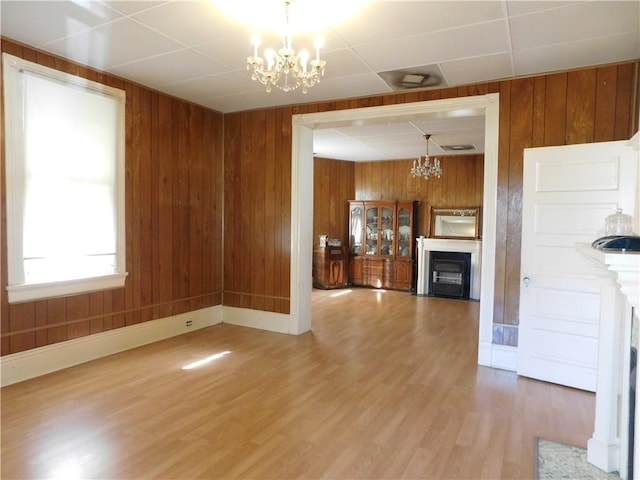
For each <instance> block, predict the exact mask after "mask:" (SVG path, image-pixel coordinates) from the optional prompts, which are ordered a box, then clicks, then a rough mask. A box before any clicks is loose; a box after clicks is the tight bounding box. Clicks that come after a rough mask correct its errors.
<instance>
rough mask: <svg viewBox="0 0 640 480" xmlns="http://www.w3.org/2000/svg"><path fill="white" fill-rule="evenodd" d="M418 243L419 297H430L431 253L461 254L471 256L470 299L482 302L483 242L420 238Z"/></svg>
mask: <svg viewBox="0 0 640 480" xmlns="http://www.w3.org/2000/svg"><path fill="white" fill-rule="evenodd" d="M416 241H417V242H418V281H417V289H416V290H417V291H416V293H417V294H418V295H429V293H430V292H429V252H461V253H470V254H471V286H470V295H469V296H470V298H471V299H473V300H480V279H481V271H482V268H481V261H482V255H481V253H482V241H481V240H453V239H438V238H425V237H419V238H418V239H416Z"/></svg>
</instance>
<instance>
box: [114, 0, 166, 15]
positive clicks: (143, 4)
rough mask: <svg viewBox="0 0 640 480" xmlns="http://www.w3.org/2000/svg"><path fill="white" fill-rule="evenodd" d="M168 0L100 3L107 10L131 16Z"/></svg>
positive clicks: (117, 0)
mask: <svg viewBox="0 0 640 480" xmlns="http://www.w3.org/2000/svg"><path fill="white" fill-rule="evenodd" d="M166 1H168V0H160V1H152V0H149V1H145V0H103V1H101V3H104V4H105V5H107V6H108V7H109V8H112V9H114V10H117V11H118V12H121V13H123V14H125V15H131V14H134V13H136V12H140V11H142V10H146V9H147V8H151V7H156V6H158V5H160V4H162V3H165V2H166Z"/></svg>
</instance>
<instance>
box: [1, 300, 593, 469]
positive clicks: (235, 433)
mask: <svg viewBox="0 0 640 480" xmlns="http://www.w3.org/2000/svg"><path fill="white" fill-rule="evenodd" d="M344 292H347V291H346V290H345V291H320V290H318V291H314V293H313V328H312V331H311V332H308V333H306V334H304V335H300V336H291V335H282V334H276V333H271V332H265V331H260V330H255V329H248V328H242V327H237V326H232V325H226V324H222V325H217V326H214V327H210V328H207V329H203V330H199V331H195V332H191V333H189V334H186V335H182V336H180V337H176V338H172V339H168V340H165V341H162V342H158V343H155V344H152V345H147V346H144V347H141V348H138V349H135V350H130V351H127V352H123V353H120V354H117V355H113V356H110V357H107V358H103V359H100V360H96V361H94V362H90V363H87V364H83V365H78V366H76V367H73V368H70V369H67V370H64V371H60V372H56V373H53V374H50V375H46V376H43V377H40V378H36V379H33V380H29V381H26V382H22V383H20V384H16V385H11V386H8V387H5V388H3V389H2V391H1V393H2V398H1V402H2V404H1V407H2V412H1V415H2V417H1V420H2V425H1V429H2V431H1V433H2V437H1V439H0V441H1V445H0V446H1V453H0V455H1V458H0V460H1V466H0V468H1V471H0V474H1V476H2V478H50V477H52V476H54V475H57V476H59V477H63V478H74V477H73V475H75V476H76V477H83V478H85V477H91V478H119V479H133V478H166V479H184V478H194V479H195V478H206V479H211V478H225V479H234V478H242V479H245V478H260V479H262V478H263V479H271V478H273V479H276V478H277V479H282V478H301V479H302V478H303V479H314V478H335V479H342V478H345V479H346V478H349V479H355V478H366V479H377V478H380V479H383V478H384V479H400V478H486V479H492V478H514V479H517V478H531V477H532V476H533V468H534V467H533V465H534V439H535V437H536V436H537V435H543V436H546V437H549V438H552V439H555V440H558V441H562V442H565V443H572V444H576V445H581V446H585V445H586V442H587V439H588V438H589V437H590V435H591V433H592V428H593V414H594V405H595V401H594V395H593V394H591V393H587V392H582V391H578V390H574V389H570V388H565V387H561V386H557V385H552V384H548V383H543V382H537V381H534V380H530V379H526V378H519V377H518V376H517V375H516V374H515V373H513V372H507V371H504V370H496V369H491V368H486V367H479V366H478V365H477V364H476V361H477V335H478V331H477V330H478V311H479V304H478V303H477V302H467V301H456V300H448V299H438V298H421V297H415V296H411V295H410V294H408V293H405V292H383V291H373V290H368V289H354V290H353V291H351V292H347V293H344ZM336 293H342V295H341V296H335V294H336ZM222 352H229V353H227V354H225V355H223V356H220V357H219V358H217V359H215V360H211V361H210V362H209V363H207V364H205V365H203V366H201V367H199V368H194V369H191V370H184V369H183V367H184V366H186V365H188V364H189V363H192V362H194V361H197V360H201V359H205V358H209V357H211V356H214V355H217V354H220V353H222Z"/></svg>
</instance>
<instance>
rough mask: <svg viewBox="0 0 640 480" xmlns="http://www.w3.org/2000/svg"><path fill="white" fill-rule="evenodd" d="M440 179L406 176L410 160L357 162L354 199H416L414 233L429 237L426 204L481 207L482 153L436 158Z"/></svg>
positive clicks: (428, 205)
mask: <svg viewBox="0 0 640 480" xmlns="http://www.w3.org/2000/svg"><path fill="white" fill-rule="evenodd" d="M438 158H439V159H440V162H441V165H442V176H441V177H440V178H430V179H428V180H425V179H423V178H414V177H412V176H411V175H409V170H410V169H411V165H412V164H413V159H411V160H397V161H382V162H362V163H361V162H358V163H356V172H355V182H356V200H370V199H373V200H418V202H420V203H419V204H418V215H417V220H418V224H417V227H418V230H417V232H418V235H424V236H425V237H428V236H429V233H430V232H429V230H430V225H431V220H430V215H429V214H430V207H432V206H434V207H481V206H482V192H483V186H484V177H483V172H484V155H460V156H443V157H438Z"/></svg>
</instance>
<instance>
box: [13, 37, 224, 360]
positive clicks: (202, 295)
mask: <svg viewBox="0 0 640 480" xmlns="http://www.w3.org/2000/svg"><path fill="white" fill-rule="evenodd" d="M2 51H3V52H7V53H10V54H12V55H15V56H18V57H22V58H25V59H27V60H30V61H33V62H36V63H39V64H42V65H46V66H49V67H53V68H56V69H58V70H61V71H64V72H68V73H72V74H74V75H79V76H81V77H85V78H88V79H90V80H94V81H98V82H101V83H104V84H106V85H110V86H113V87H116V88H120V89H123V90H125V91H126V101H127V107H126V248H127V272H128V274H129V275H128V277H127V280H126V286H125V288H123V289H115V290H108V291H99V292H95V293H89V294H83V295H74V296H69V297H63V298H53V299H48V300H41V301H35V302H26V303H20V304H11V305H9V304H8V302H7V294H6V290H5V287H6V285H7V271H6V265H7V262H6V260H7V259H6V248H3V249H2V255H3V258H2V272H1V278H2V281H1V282H0V283H1V286H0V288H1V290H2V292H1V308H2V337H1V338H2V348H1V351H2V354H3V355H4V354H9V353H15V352H20V351H23V350H28V349H31V348H35V347H40V346H44V345H49V344H53V343H56V342H60V341H64V340H69V339H72V338H76V337H81V336H84V335H90V334H95V333H99V332H103V331H106V330H112V329H115V328H119V327H123V326H125V325H133V324H137V323H141V322H147V321H150V320H153V319H156V318H162V317H167V316H170V315H174V314H179V313H183V312H187V311H191V310H196V309H199V308H204V307H208V306H213V305H218V304H220V303H221V301H222V299H221V297H222V241H223V240H222V213H223V210H222V200H223V196H222V192H223V186H222V182H223V176H222V172H223V169H222V161H223V156H222V153H223V143H222V141H223V136H222V132H223V115H222V114H220V113H217V112H214V111H212V110H208V109H205V108H201V107H199V106H196V105H193V104H190V103H187V102H183V101H179V100H176V99H173V98H171V97H168V96H166V95H162V94H160V93H157V92H154V91H151V90H149V89H146V88H144V87H141V86H138V85H136V84H133V83H130V82H125V81H123V80H121V79H118V78H116V77H113V76H110V75H107V74H104V73H100V72H96V71H94V70H91V69H89V68H85V67H82V66H78V65H76V64H72V63H70V62H68V61H65V60H62V59H60V58H57V57H54V56H51V55H48V54H45V53H42V52H39V51H36V50H33V49H31V48H27V47H23V46H21V45H19V44H16V43H13V42H10V41H7V40H4V39H3V41H2ZM0 81H1V80H0ZM2 131H3V132H4V124H3V125H2ZM4 162H5V159H4V145H3V146H2V169H1V170H2V182H3V186H2V188H0V190H2V192H3V195H2V245H3V246H6V220H5V219H6V203H5V200H6V199H5V197H4V190H5V189H4V181H5V180H4V175H5V169H4V165H5V163H4Z"/></svg>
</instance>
